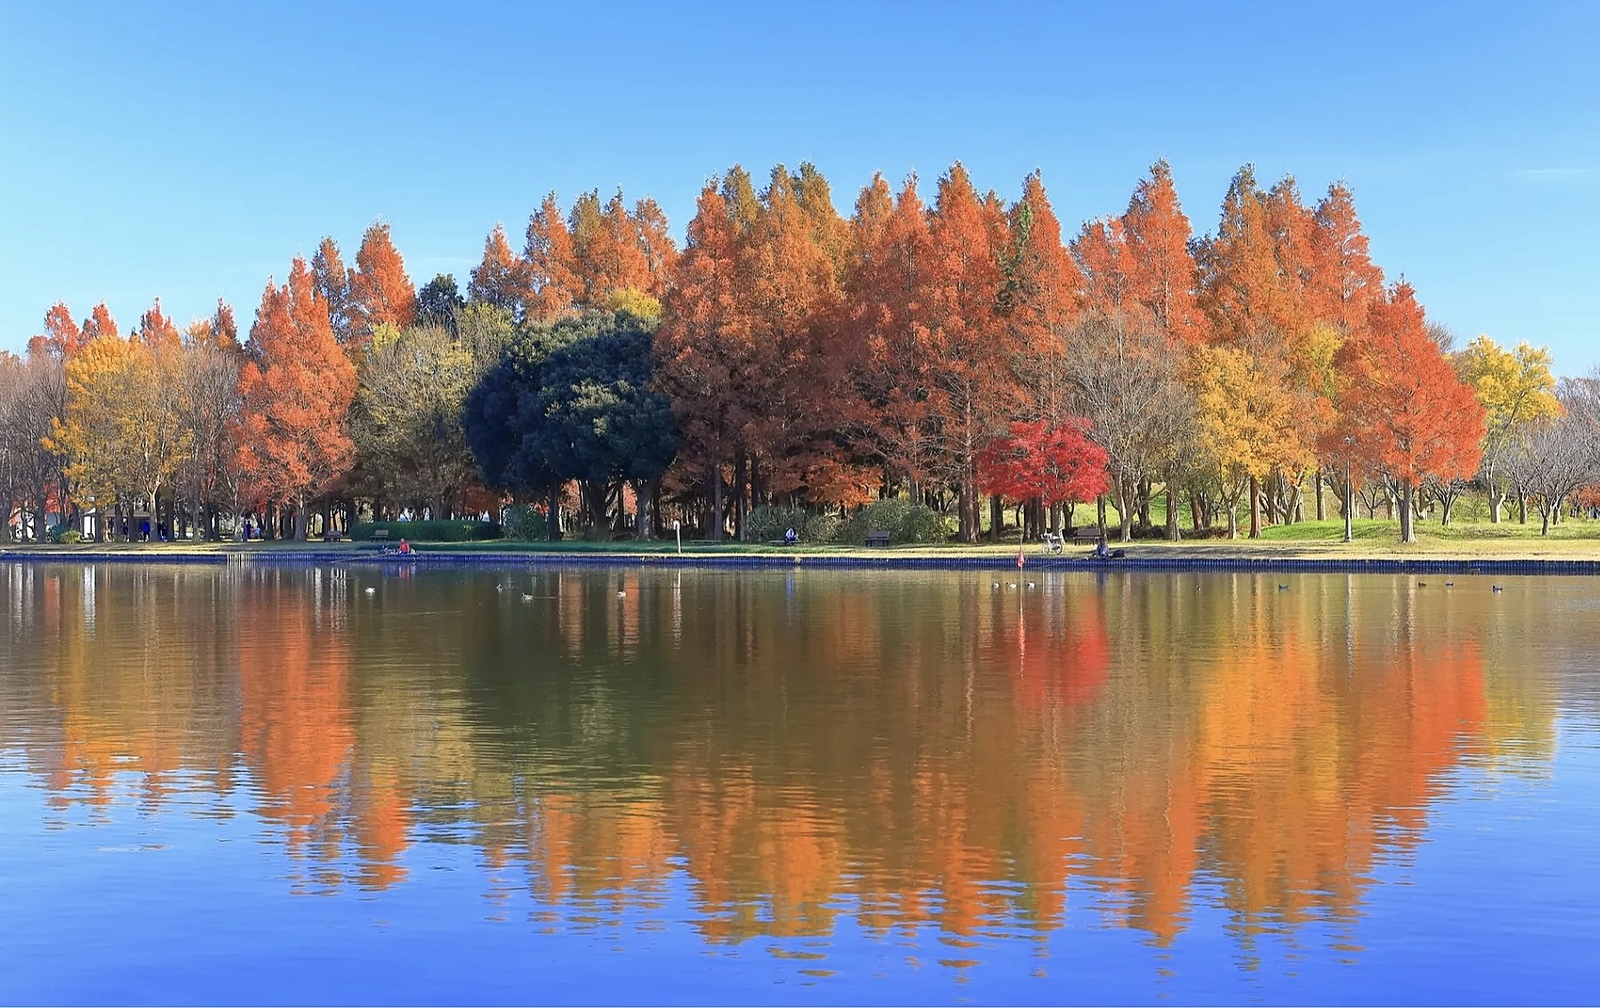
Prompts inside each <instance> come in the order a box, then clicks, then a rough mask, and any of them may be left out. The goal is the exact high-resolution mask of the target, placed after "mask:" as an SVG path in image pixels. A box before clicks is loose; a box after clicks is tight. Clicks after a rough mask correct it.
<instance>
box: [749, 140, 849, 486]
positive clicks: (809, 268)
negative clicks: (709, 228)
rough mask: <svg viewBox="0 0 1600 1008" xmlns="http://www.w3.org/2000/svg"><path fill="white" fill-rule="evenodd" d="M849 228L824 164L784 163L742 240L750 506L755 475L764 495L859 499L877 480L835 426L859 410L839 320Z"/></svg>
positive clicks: (780, 166)
mask: <svg viewBox="0 0 1600 1008" xmlns="http://www.w3.org/2000/svg"><path fill="white" fill-rule="evenodd" d="M844 231H845V223H844V221H843V220H841V219H840V218H839V215H838V213H837V212H836V211H835V210H834V209H833V201H832V198H831V197H830V196H829V193H828V184H827V181H826V179H824V178H823V177H822V175H821V173H819V172H818V171H817V170H816V168H815V167H814V166H812V165H809V164H803V165H801V166H800V170H799V171H798V172H794V173H790V172H789V171H788V170H787V169H786V168H785V167H784V166H783V165H778V166H776V167H775V168H773V170H772V175H771V182H770V184H769V185H768V186H767V188H766V190H765V191H763V192H762V193H761V195H760V197H759V202H758V204H757V205H756V207H755V211H754V216H753V218H752V219H751V221H750V223H749V226H748V228H747V229H745V231H744V233H743V235H742V240H741V241H739V243H738V265H737V273H738V276H739V285H738V290H739V294H740V298H739V300H740V302H741V304H742V305H743V311H744V313H745V315H746V317H747V318H748V319H749V320H750V351H751V356H750V358H749V360H748V362H747V363H748V367H747V368H746V369H745V370H744V372H743V374H744V381H743V382H742V390H741V391H742V395H743V396H744V399H745V402H746V405H747V407H748V413H749V416H750V420H749V422H748V423H746V424H745V425H744V427H743V429H742V430H741V431H740V448H741V452H740V454H741V457H740V458H739V459H737V460H736V462H735V479H734V482H735V484H736V485H737V487H738V490H737V491H736V492H738V493H739V495H740V497H739V499H740V502H741V506H742V502H743V500H744V493H743V488H744V487H745V486H747V485H748V487H749V489H750V497H751V498H755V499H757V501H759V499H760V498H761V497H763V496H765V494H766V493H767V492H769V491H770V492H772V493H782V494H788V493H795V494H797V495H799V496H800V497H803V498H805V499H806V500H808V501H810V502H812V503H816V504H827V503H833V502H838V503H845V504H852V505H853V504H860V503H865V502H866V501H867V500H868V499H870V498H871V495H872V490H873V489H874V488H875V486H876V483H877V481H876V478H875V477H874V476H871V475H869V474H868V473H867V471H866V470H865V469H864V468H863V467H860V466H857V465H853V464H851V461H850V459H849V458H848V456H847V454H846V453H845V452H844V450H843V448H842V446H841V445H840V443H839V439H838V438H837V436H836V433H837V431H839V430H840V429H841V428H843V427H846V426H849V425H850V424H851V423H852V422H853V420H854V412H855V411H854V397H853V396H851V395H850V388H849V380H848V379H849V376H848V374H847V372H846V369H845V360H844V353H843V350H842V348H841V347H840V345H839V343H838V340H837V328H836V326H835V325H834V323H835V321H836V319H837V317H838V315H839V312H840V310H841V308H842V304H843V298H842V292H841V289H840V276H839V273H840V267H841V258H842V253H843V250H844Z"/></svg>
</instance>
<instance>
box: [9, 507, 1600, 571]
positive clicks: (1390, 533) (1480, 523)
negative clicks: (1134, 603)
mask: <svg viewBox="0 0 1600 1008" xmlns="http://www.w3.org/2000/svg"><path fill="white" fill-rule="evenodd" d="M1155 503H1156V504H1157V505H1158V506H1156V507H1155V508H1153V510H1154V511H1155V512H1156V513H1155V514H1152V518H1153V519H1154V520H1155V523H1156V524H1157V526H1158V527H1159V526H1161V525H1162V524H1164V520H1165V515H1164V514H1161V513H1160V512H1161V507H1160V506H1159V505H1160V504H1163V503H1164V501H1163V500H1160V499H1158V501H1157V502H1155ZM1093 515H1094V509H1093V508H1092V507H1085V506H1082V505H1080V507H1079V508H1078V514H1077V519H1078V521H1079V523H1080V524H1081V523H1083V522H1084V521H1085V519H1090V520H1092V518H1093ZM1457 516H1458V517H1457V518H1456V520H1455V521H1453V522H1452V523H1451V525H1450V527H1449V528H1445V527H1442V526H1441V525H1440V524H1439V522H1438V521H1437V520H1426V521H1418V522H1417V525H1416V529H1417V536H1418V541H1417V542H1415V543H1408V544H1405V545H1402V544H1401V543H1400V528H1399V523H1398V522H1395V521H1390V520H1385V519H1370V518H1358V519H1356V521H1355V522H1354V526H1353V533H1354V540H1355V541H1354V542H1350V543H1346V542H1344V541H1343V539H1344V522H1343V521H1342V520H1341V519H1338V518H1334V519H1331V520H1327V521H1304V522H1296V523H1294V524H1290V525H1274V526H1267V527H1265V528H1263V529H1262V532H1261V538H1259V539H1254V540H1252V539H1248V538H1244V537H1242V536H1241V538H1239V539H1225V538H1223V539H1217V538H1206V539H1184V540H1182V541H1180V542H1175V543H1172V542H1166V541H1164V540H1159V539H1143V540H1138V541H1135V542H1133V543H1129V544H1126V545H1125V546H1124V548H1126V549H1127V550H1128V555H1129V556H1130V557H1139V556H1148V557H1181V556H1197V557H1198V556H1206V557H1244V558H1248V557H1263V558H1266V557H1325V558H1330V559H1332V558H1345V559H1371V558H1383V557H1408V556H1410V557H1435V558H1450V557H1459V558H1476V557H1490V558H1497V559H1512V558H1523V557H1526V558H1529V559H1537V558H1568V559H1600V521H1589V520H1585V519H1568V520H1566V521H1564V522H1562V523H1561V524H1560V525H1556V526H1553V527H1552V528H1551V529H1550V533H1549V535H1547V536H1542V535H1540V534H1539V522H1538V520H1537V517H1536V516H1535V517H1534V519H1533V520H1531V521H1529V522H1528V523H1527V524H1526V525H1524V524H1521V523H1518V522H1516V521H1510V520H1508V521H1504V522H1501V523H1498V524H1495V523H1491V522H1489V521H1488V509H1487V506H1486V503H1485V502H1484V501H1483V500H1482V499H1481V498H1480V499H1473V498H1467V499H1464V500H1462V501H1461V502H1460V504H1459V505H1458V508H1457ZM985 517H987V509H985ZM1008 517H1010V513H1009V512H1008ZM1108 520H1110V521H1114V520H1115V511H1114V510H1113V511H1112V512H1111V513H1110V515H1109V516H1108ZM1240 524H1241V526H1242V527H1244V526H1246V522H1244V521H1241V523H1240ZM1004 531H1005V534H1004V537H1003V538H1002V540H1001V542H1000V543H998V544H996V543H991V542H988V541H984V542H980V543H976V544H973V545H970V546H969V545H960V544H956V543H939V544H928V545H920V546H891V547H887V548H875V549H865V548H863V547H860V546H849V545H841V544H837V543H800V544H798V545H795V546H784V545H782V544H778V545H771V544H767V543H741V542H736V541H731V540H730V541H724V542H708V541H685V542H684V544H683V552H684V553H685V554H686V555H690V556H717V555H763V554H766V555H777V556H850V557H872V556H901V557H907V556H941V555H950V554H972V553H978V554H990V553H993V554H1015V553H1016V551H1017V545H1018V544H1017V531H1016V529H1015V528H1014V527H1008V528H1006V529H1005V530H1004ZM1184 531H1185V532H1187V531H1188V528H1187V522H1185V523H1184ZM1113 538H1115V533H1114V532H1113ZM385 545H387V544H382V543H370V542H362V543H352V542H337V543H323V542H305V543H302V542H292V541H284V540H272V541H261V540H253V541H251V542H249V543H234V542H227V543H202V542H176V543H117V544H102V543H82V544H79V545H74V546H49V545H46V546H37V545H34V544H32V543H27V544H21V543H17V544H8V545H6V546H4V547H0V555H4V553H5V552H7V551H8V550H11V551H17V552H28V553H34V552H44V553H50V554H57V555H60V556H61V557H62V559H69V558H70V557H72V556H73V555H74V554H85V553H101V554H103V553H127V554H137V555H140V556H142V557H144V558H147V559H153V558H155V557H157V556H160V555H164V554H165V555H171V556H172V557H173V558H175V559H176V558H178V557H182V556H193V555H196V554H218V553H241V552H242V553H269V554H270V553H278V552H296V553H305V552H310V553H316V554H319V555H326V556H328V557H329V558H330V559H336V558H338V557H340V556H349V555H356V554H361V553H367V552H371V551H375V550H378V549H381V548H384V546H385ZM1119 545H1121V544H1119ZM391 548H392V547H391ZM416 548H417V549H418V551H419V552H423V553H485V554H494V553H518V554H561V555H573V556H581V555H584V554H596V553H606V554H620V555H629V556H645V555H651V556H665V555H671V554H674V553H675V552H676V551H677V545H676V543H675V542H674V541H673V540H671V539H667V540H659V541H646V542H635V541H633V540H619V541H614V542H591V541H588V540H582V539H567V540H563V541H561V542H546V541H540V542H509V541H506V540H494V541H489V542H463V543H417V544H416ZM1025 548H1026V550H1027V552H1028V553H1029V554H1030V555H1035V554H1038V553H1039V552H1041V548H1040V545H1039V544H1038V543H1037V542H1030V543H1028V544H1027V546H1026V547H1025ZM1087 553H1088V547H1087V546H1085V545H1083V544H1068V546H1067V547H1066V550H1065V554H1064V555H1066V556H1082V555H1085V554H1087Z"/></svg>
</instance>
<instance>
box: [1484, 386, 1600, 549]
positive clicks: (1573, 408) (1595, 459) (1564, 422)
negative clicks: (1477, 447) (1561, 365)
mask: <svg viewBox="0 0 1600 1008" xmlns="http://www.w3.org/2000/svg"><path fill="white" fill-rule="evenodd" d="M1562 391H1563V392H1565V393H1567V395H1566V397H1565V398H1563V400H1562V406H1563V408H1564V410H1565V412H1564V413H1563V414H1562V416H1561V417H1559V418H1558V419H1555V420H1551V421H1548V422H1545V423H1542V424H1540V425H1538V426H1537V427H1533V428H1531V429H1529V430H1526V431H1524V432H1523V434H1522V436H1521V437H1519V438H1518V439H1517V440H1516V441H1515V442H1514V443H1513V445H1512V447H1511V449H1510V450H1509V452H1508V453H1507V459H1506V473H1507V475H1508V476H1509V477H1510V478H1511V481H1512V483H1513V484H1515V485H1516V487H1517V488H1518V491H1519V492H1520V493H1522V494H1523V495H1525V498H1526V499H1528V500H1531V501H1533V504H1534V507H1536V508H1538V510H1539V519H1540V523H1541V524H1540V529H1539V533H1540V534H1541V535H1549V533H1550V524H1551V522H1552V521H1554V520H1556V519H1557V518H1558V516H1559V514H1560V511H1561V507H1562V505H1563V504H1564V503H1565V501H1566V500H1567V498H1568V497H1570V496H1571V495H1572V494H1574V493H1576V492H1577V491H1578V489H1579V488H1581V487H1583V486H1586V485H1588V484H1590V483H1593V482H1595V480H1596V478H1597V477H1600V395H1596V393H1595V390H1594V388H1593V387H1592V386H1588V385H1584V386H1566V384H1565V383H1564V387H1563V389H1562Z"/></svg>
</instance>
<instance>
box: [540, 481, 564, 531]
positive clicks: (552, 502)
mask: <svg viewBox="0 0 1600 1008" xmlns="http://www.w3.org/2000/svg"><path fill="white" fill-rule="evenodd" d="M545 507H546V508H547V509H548V512H547V513H546V515H545V530H544V534H545V536H546V537H548V538H549V540H550V541H551V542H560V541H561V484H560V483H552V484H550V492H549V495H548V497H547V503H546V504H545Z"/></svg>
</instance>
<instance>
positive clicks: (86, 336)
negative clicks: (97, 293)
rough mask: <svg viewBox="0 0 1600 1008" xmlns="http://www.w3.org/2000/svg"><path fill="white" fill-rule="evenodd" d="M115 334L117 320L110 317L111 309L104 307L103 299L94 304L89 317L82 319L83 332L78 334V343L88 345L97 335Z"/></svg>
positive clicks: (112, 335) (111, 335)
mask: <svg viewBox="0 0 1600 1008" xmlns="http://www.w3.org/2000/svg"><path fill="white" fill-rule="evenodd" d="M116 335H117V320H116V319H114V318H112V317H111V309H109V308H107V307H106V303H105V302H104V301H102V302H100V303H99V304H97V305H95V306H94V309H93V310H92V311H90V312H89V317H88V318H86V319H84V320H83V332H82V333H81V334H80V335H79V343H80V345H84V346H86V345H88V343H89V341H90V340H93V339H94V338H95V337H97V336H110V337H113V338H115V337H116Z"/></svg>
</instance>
